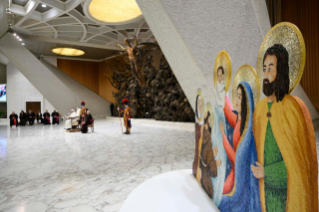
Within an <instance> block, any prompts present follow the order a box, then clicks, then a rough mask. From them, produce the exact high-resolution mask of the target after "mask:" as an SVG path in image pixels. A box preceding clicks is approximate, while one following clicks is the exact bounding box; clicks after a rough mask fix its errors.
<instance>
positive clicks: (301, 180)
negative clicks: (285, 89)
mask: <svg viewBox="0 0 319 212" xmlns="http://www.w3.org/2000/svg"><path fill="white" fill-rule="evenodd" d="M267 112H268V104H267V98H264V99H263V100H261V101H260V102H259V103H258V104H257V106H256V108H255V112H254V117H253V133H254V137H255V142H256V148H257V158H258V162H259V163H261V164H262V165H264V146H265V136H266V128H267V122H268V117H267ZM270 112H271V118H269V120H270V124H271V129H272V131H273V134H274V137H275V139H276V142H277V145H278V147H279V149H280V152H281V154H282V157H283V159H284V161H285V165H286V169H287V175H288V179H287V180H288V190H287V202H286V211H287V212H290V211H293V212H294V211H296V212H301V211H302V212H313V211H318V161H317V151H316V140H315V135H314V129H313V125H312V121H311V116H310V114H309V111H308V109H307V107H306V106H305V104H304V103H303V102H302V101H301V100H300V99H298V98H297V97H293V96H291V95H286V96H285V97H284V98H283V100H282V101H281V102H276V101H275V102H274V103H273V105H272V107H271V109H270ZM259 189H260V191H259V192H260V203H261V209H262V211H263V212H266V205H265V184H264V179H263V178H262V179H260V180H259Z"/></svg>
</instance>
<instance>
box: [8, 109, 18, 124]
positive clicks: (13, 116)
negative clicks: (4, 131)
mask: <svg viewBox="0 0 319 212" xmlns="http://www.w3.org/2000/svg"><path fill="white" fill-rule="evenodd" d="M9 119H10V127H12V125H15V126H16V127H18V116H17V114H15V113H14V111H12V114H11V115H10V116H9Z"/></svg>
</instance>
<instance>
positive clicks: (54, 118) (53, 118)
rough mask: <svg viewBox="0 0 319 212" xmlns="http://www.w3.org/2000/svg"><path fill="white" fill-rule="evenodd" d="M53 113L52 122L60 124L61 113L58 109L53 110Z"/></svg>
mask: <svg viewBox="0 0 319 212" xmlns="http://www.w3.org/2000/svg"><path fill="white" fill-rule="evenodd" d="M51 115H52V124H59V113H58V112H56V110H54V111H53V113H52V114H51Z"/></svg>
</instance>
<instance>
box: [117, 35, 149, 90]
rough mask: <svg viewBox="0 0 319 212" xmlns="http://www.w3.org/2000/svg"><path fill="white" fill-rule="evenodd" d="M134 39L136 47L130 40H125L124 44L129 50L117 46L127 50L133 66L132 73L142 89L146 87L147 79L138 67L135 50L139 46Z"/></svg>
mask: <svg viewBox="0 0 319 212" xmlns="http://www.w3.org/2000/svg"><path fill="white" fill-rule="evenodd" d="M133 37H134V45H132V44H131V42H130V41H129V39H125V40H124V43H125V45H126V46H127V48H124V47H123V46H122V45H121V44H119V43H118V44H117V45H118V46H119V47H121V49H123V50H125V51H126V52H127V54H128V58H129V60H130V65H131V72H132V74H133V76H135V77H136V79H137V80H138V83H139V85H140V86H141V87H144V86H145V79H144V76H143V74H141V73H140V72H139V69H138V66H137V59H136V57H135V55H134V50H135V48H136V46H137V38H136V36H135V35H133Z"/></svg>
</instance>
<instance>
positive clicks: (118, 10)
mask: <svg viewBox="0 0 319 212" xmlns="http://www.w3.org/2000/svg"><path fill="white" fill-rule="evenodd" d="M88 11H89V13H90V15H91V16H92V17H93V18H94V19H96V20H98V21H102V22H104V23H108V24H124V23H129V22H132V21H135V20H137V19H139V18H141V17H142V12H141V10H140V8H139V6H138V5H137V3H136V1H135V0H107V1H106V0H92V1H91V2H90V4H89V7H88Z"/></svg>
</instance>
